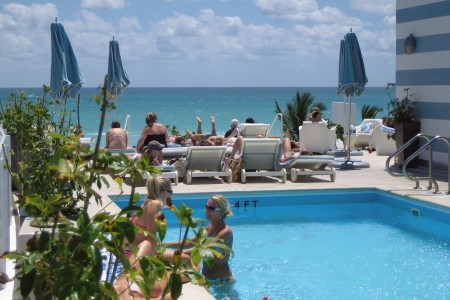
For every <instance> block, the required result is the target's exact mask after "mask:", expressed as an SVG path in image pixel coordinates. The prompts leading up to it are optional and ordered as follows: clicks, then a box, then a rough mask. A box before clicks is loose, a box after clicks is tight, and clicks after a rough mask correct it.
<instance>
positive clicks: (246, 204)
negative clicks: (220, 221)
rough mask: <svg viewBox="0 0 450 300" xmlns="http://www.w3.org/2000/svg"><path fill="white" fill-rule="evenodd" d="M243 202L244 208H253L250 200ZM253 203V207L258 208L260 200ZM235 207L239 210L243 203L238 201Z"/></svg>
mask: <svg viewBox="0 0 450 300" xmlns="http://www.w3.org/2000/svg"><path fill="white" fill-rule="evenodd" d="M243 202H244V208H247V207H248V206H251V203H250V201H249V200H244V201H243ZM251 202H252V203H253V207H256V203H258V200H252V201H251ZM234 207H237V208H239V207H241V202H240V201H237V202H236V203H235V204H234Z"/></svg>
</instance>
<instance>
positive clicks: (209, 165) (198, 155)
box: [186, 146, 231, 184]
mask: <svg viewBox="0 0 450 300" xmlns="http://www.w3.org/2000/svg"><path fill="white" fill-rule="evenodd" d="M226 151H227V147H226V146H190V147H189V148H188V150H187V154H186V182H187V184H190V183H191V182H192V178H193V177H215V176H225V177H226V178H227V182H228V183H230V182H231V170H230V169H226V170H223V169H222V165H223V164H222V162H223V160H224V158H225V153H226Z"/></svg>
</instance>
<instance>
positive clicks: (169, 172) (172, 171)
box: [143, 165, 178, 185]
mask: <svg viewBox="0 0 450 300" xmlns="http://www.w3.org/2000/svg"><path fill="white" fill-rule="evenodd" d="M155 168H156V169H158V170H159V171H161V173H160V174H158V175H159V176H162V177H165V178H168V179H173V182H174V184H175V185H178V171H177V169H176V168H175V166H171V165H162V166H155ZM143 178H144V179H148V176H147V173H146V174H144V177H143Z"/></svg>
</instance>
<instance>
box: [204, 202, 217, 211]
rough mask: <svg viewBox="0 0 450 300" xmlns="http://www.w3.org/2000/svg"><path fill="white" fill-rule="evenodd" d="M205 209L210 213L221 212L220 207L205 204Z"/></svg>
mask: <svg viewBox="0 0 450 300" xmlns="http://www.w3.org/2000/svg"><path fill="white" fill-rule="evenodd" d="M205 209H207V210H209V211H218V210H220V207H215V206H211V205H208V204H205Z"/></svg>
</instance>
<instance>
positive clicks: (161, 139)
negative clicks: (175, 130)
mask: <svg viewBox="0 0 450 300" xmlns="http://www.w3.org/2000/svg"><path fill="white" fill-rule="evenodd" d="M151 141H157V142H158V143H160V144H163V145H164V146H165V147H167V142H166V134H165V133H161V134H149V135H147V137H146V138H145V140H144V144H143V145H142V148H144V147H145V146H147V145H148V143H150V142H151ZM142 148H141V149H140V150H141V151H142Z"/></svg>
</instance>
